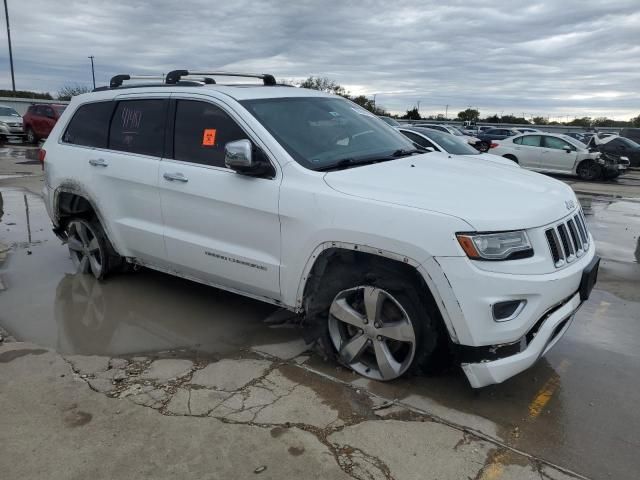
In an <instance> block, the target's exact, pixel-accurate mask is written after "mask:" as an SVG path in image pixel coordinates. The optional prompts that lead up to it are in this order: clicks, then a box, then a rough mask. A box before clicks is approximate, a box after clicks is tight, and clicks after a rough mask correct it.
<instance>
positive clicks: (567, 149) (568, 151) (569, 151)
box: [562, 145, 572, 153]
mask: <svg viewBox="0 0 640 480" xmlns="http://www.w3.org/2000/svg"><path fill="white" fill-rule="evenodd" d="M562 149H563V150H564V151H565V152H567V153H571V150H572V148H571V147H570V146H569V145H565V146H564V147H562Z"/></svg>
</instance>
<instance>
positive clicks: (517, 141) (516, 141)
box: [513, 137, 523, 145]
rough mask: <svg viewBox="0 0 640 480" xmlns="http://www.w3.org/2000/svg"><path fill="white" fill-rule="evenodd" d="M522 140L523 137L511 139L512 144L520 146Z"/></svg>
mask: <svg viewBox="0 0 640 480" xmlns="http://www.w3.org/2000/svg"><path fill="white" fill-rule="evenodd" d="M522 138H523V137H518V138H514V139H513V143H517V144H518V145H522Z"/></svg>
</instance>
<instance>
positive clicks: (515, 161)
mask: <svg viewBox="0 0 640 480" xmlns="http://www.w3.org/2000/svg"><path fill="white" fill-rule="evenodd" d="M503 157H504V158H508V159H509V160H511V161H512V162H514V163H519V162H518V159H517V158H516V157H515V156H514V155H511V154H507V155H503Z"/></svg>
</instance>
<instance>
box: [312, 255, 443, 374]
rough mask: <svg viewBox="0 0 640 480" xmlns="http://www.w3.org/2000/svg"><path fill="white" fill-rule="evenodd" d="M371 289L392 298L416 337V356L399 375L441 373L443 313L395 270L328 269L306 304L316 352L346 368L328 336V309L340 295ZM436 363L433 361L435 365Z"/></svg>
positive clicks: (353, 266) (341, 267) (343, 265)
mask: <svg viewBox="0 0 640 480" xmlns="http://www.w3.org/2000/svg"><path fill="white" fill-rule="evenodd" d="M360 286H372V287H376V288H379V289H382V290H384V291H386V292H388V293H390V294H392V295H393V297H394V298H395V300H396V301H397V302H398V303H399V304H400V305H401V306H402V308H403V309H404V310H405V311H406V313H407V314H408V316H409V319H410V321H411V324H412V326H413V330H414V333H415V353H414V355H413V360H412V361H411V364H410V365H409V367H408V368H407V369H406V370H405V371H404V372H403V373H402V374H401V375H400V376H403V375H405V374H422V373H432V372H435V371H438V370H439V369H440V365H436V361H437V357H439V355H438V353H439V351H440V350H441V349H440V348H438V347H439V346H441V345H444V344H445V340H444V339H443V331H442V330H443V329H442V328H441V321H440V313H439V312H438V310H437V307H436V306H435V305H434V304H433V301H432V300H430V299H429V298H428V295H427V293H426V292H422V291H420V290H421V289H420V288H419V287H418V285H415V284H414V282H413V281H412V280H411V279H409V278H407V275H406V274H404V273H403V272H401V271H398V270H397V269H394V268H383V267H374V268H371V269H366V270H364V269H362V268H359V267H358V266H357V265H356V264H353V263H351V264H346V265H345V264H338V265H333V266H331V267H329V269H328V271H327V272H326V273H325V274H324V275H323V276H322V278H321V281H320V282H318V283H317V284H316V287H315V290H316V291H315V292H313V293H311V295H310V297H309V301H308V302H307V315H306V317H305V327H306V330H305V337H306V338H307V340H308V341H310V342H314V343H315V347H316V349H317V350H318V351H319V353H320V354H321V355H322V356H323V357H324V358H325V359H327V360H330V361H337V362H339V363H341V364H343V365H345V366H346V367H347V368H350V367H349V365H346V364H345V363H344V362H343V361H342V360H341V358H340V357H339V355H338V353H337V351H336V348H335V346H334V343H333V341H332V339H331V336H330V333H329V326H328V325H329V309H330V307H331V304H332V302H333V300H334V298H335V297H336V295H338V294H339V293H340V292H343V291H345V290H348V289H351V288H354V287H360ZM432 360H433V361H432Z"/></svg>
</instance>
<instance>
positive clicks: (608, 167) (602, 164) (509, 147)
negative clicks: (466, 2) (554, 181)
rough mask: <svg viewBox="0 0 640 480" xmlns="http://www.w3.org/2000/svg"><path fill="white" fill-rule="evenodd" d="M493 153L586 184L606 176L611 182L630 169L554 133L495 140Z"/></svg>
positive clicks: (531, 134) (527, 166)
mask: <svg viewBox="0 0 640 480" xmlns="http://www.w3.org/2000/svg"><path fill="white" fill-rule="evenodd" d="M491 153H493V154H495V155H502V156H503V157H505V158H508V159H509V160H512V161H514V162H516V163H518V164H519V165H520V166H521V167H523V168H526V169H529V170H534V171H536V172H548V173H562V174H566V175H577V176H578V177H580V178H582V179H583V180H595V179H596V178H599V177H601V176H603V175H604V176H605V177H607V178H611V177H614V176H617V175H619V174H620V173H622V172H623V171H624V170H625V169H626V165H625V164H618V163H617V162H615V163H612V162H611V161H609V160H608V161H605V159H604V158H601V156H600V153H599V152H593V151H590V150H589V149H588V148H587V146H586V145H585V144H584V143H582V142H580V141H578V140H576V139H574V138H571V137H569V136H567V135H558V134H552V133H543V132H535V133H527V134H523V135H516V136H515V137H508V138H505V139H504V140H494V141H493V142H492V143H491Z"/></svg>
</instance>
